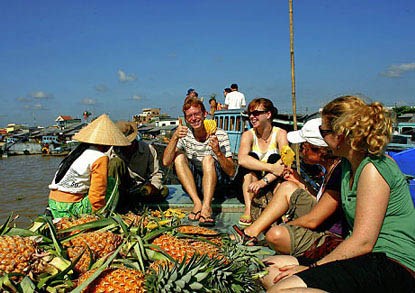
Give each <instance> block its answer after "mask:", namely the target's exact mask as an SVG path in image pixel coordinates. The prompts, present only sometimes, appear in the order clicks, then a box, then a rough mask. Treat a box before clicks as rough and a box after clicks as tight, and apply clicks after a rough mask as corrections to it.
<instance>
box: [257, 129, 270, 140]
mask: <svg viewBox="0 0 415 293" xmlns="http://www.w3.org/2000/svg"><path fill="white" fill-rule="evenodd" d="M263 134H264V133H262V135H263ZM271 134H272V131H270V132H269V134H268V136H267V138H263V137H262V136H261V137H260V139H262V140H263V141H265V143H268V140H269V139H270V137H271ZM257 135H258V133H257Z"/></svg>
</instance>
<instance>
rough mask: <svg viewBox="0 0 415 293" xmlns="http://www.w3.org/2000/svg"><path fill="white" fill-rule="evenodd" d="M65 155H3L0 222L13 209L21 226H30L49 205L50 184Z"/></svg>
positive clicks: (0, 160)
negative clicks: (6, 156)
mask: <svg viewBox="0 0 415 293" xmlns="http://www.w3.org/2000/svg"><path fill="white" fill-rule="evenodd" d="M62 159H63V157H51V156H41V155H31V156H10V157H8V158H0V198H1V203H0V225H2V224H4V222H5V221H6V219H7V217H8V216H9V215H10V213H11V212H13V214H14V215H16V214H18V215H19V218H18V219H16V221H14V223H15V224H16V225H17V226H18V227H22V228H27V227H28V226H29V225H30V223H31V221H32V220H33V219H34V218H36V217H37V216H38V215H39V214H42V213H43V212H44V210H45V207H46V205H47V201H48V196H49V189H48V185H49V184H50V182H51V181H52V179H53V176H54V174H55V172H56V170H57V168H58V165H59V163H60V162H61V161H62Z"/></svg>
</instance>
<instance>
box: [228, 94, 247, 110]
mask: <svg viewBox="0 0 415 293" xmlns="http://www.w3.org/2000/svg"><path fill="white" fill-rule="evenodd" d="M225 105H228V109H241V108H244V107H245V106H246V101H245V96H244V94H243V93H241V92H238V91H233V92H230V93H229V94H227V95H226V98H225Z"/></svg>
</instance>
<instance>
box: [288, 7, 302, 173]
mask: <svg viewBox="0 0 415 293" xmlns="http://www.w3.org/2000/svg"><path fill="white" fill-rule="evenodd" d="M288 10H289V16H290V62H291V102H292V109H293V122H294V130H297V101H296V95H295V94H296V93H295V62H294V19H293V0H288ZM295 161H296V162H300V153H299V150H298V147H296V148H295ZM297 172H298V173H299V174H300V164H298V163H297Z"/></svg>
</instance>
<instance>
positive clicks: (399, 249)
mask: <svg viewBox="0 0 415 293" xmlns="http://www.w3.org/2000/svg"><path fill="white" fill-rule="evenodd" d="M368 163H372V164H373V165H374V166H375V167H376V169H377V170H378V171H379V173H380V174H381V175H382V177H383V178H384V179H385V181H386V182H387V184H388V185H389V188H390V198H389V203H388V207H387V209H386V215H385V219H384V221H383V224H382V228H381V230H380V233H379V237H378V240H377V241H376V243H375V246H374V248H373V252H384V253H386V255H387V256H388V257H390V258H392V259H394V260H396V261H398V262H399V263H401V264H403V265H405V266H407V267H408V268H410V269H412V270H415V208H414V204H413V202H412V198H411V194H410V193H409V185H408V183H407V181H406V179H405V176H404V175H403V174H402V172H401V170H400V169H399V167H398V165H397V164H396V163H395V162H394V161H393V160H392V159H391V158H389V157H386V156H380V157H366V158H365V159H364V160H363V161H362V162H361V163H360V165H359V167H358V168H357V170H356V174H355V180H354V182H353V186H352V188H351V189H350V188H349V186H350V184H349V183H350V171H351V165H350V163H349V162H348V161H347V160H343V163H342V164H343V165H342V186H341V197H342V206H343V210H344V212H345V216H346V219H347V222H348V223H349V225H350V226H351V227H353V225H354V218H355V211H356V192H357V182H358V181H359V177H360V174H361V173H362V170H363V168H364V166H366V165H367V164H368Z"/></svg>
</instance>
